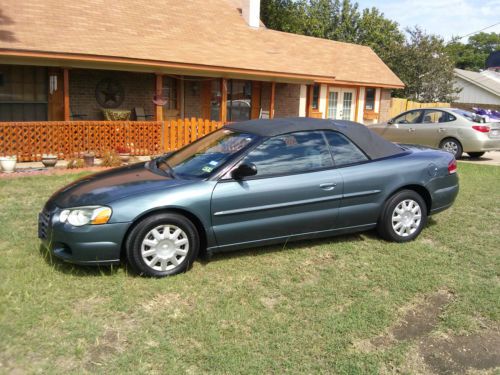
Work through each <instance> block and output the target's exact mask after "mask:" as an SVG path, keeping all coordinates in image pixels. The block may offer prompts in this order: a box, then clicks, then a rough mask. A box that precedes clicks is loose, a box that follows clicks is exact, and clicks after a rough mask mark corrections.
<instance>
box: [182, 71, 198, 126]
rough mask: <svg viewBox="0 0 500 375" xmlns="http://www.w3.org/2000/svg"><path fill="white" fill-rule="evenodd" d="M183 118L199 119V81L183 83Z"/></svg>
mask: <svg viewBox="0 0 500 375" xmlns="http://www.w3.org/2000/svg"><path fill="white" fill-rule="evenodd" d="M184 85H185V86H184V117H185V118H191V117H196V118H201V81H193V80H191V79H189V80H186V81H184Z"/></svg>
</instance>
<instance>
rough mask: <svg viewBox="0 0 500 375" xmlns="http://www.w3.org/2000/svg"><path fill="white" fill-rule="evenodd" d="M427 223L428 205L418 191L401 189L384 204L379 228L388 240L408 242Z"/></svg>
mask: <svg viewBox="0 0 500 375" xmlns="http://www.w3.org/2000/svg"><path fill="white" fill-rule="evenodd" d="M426 223H427V207H426V204H425V202H424V200H423V199H422V197H421V196H420V194H418V193H417V192H415V191H413V190H401V191H399V192H397V193H396V194H394V195H393V196H392V197H391V198H390V199H389V200H388V201H387V202H386V203H385V206H384V209H383V211H382V215H381V217H380V220H379V223H378V227H377V230H378V232H379V234H380V236H381V237H382V238H384V239H386V240H388V241H394V242H408V241H412V240H413V239H415V238H416V237H417V236H418V235H419V234H420V232H421V231H422V229H423V228H424V227H425V225H426Z"/></svg>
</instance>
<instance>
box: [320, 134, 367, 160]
mask: <svg viewBox="0 0 500 375" xmlns="http://www.w3.org/2000/svg"><path fill="white" fill-rule="evenodd" d="M325 135H326V139H327V140H328V143H329V144H330V148H331V150H332V154H333V160H334V161H335V166H337V167H340V166H343V165H349V164H356V163H362V162H364V161H367V160H368V157H367V156H366V155H365V154H364V153H363V152H362V151H361V150H360V149H359V148H358V146H356V145H355V144H354V143H352V142H351V141H350V140H349V139H348V138H347V137H345V136H344V135H342V134H340V133H337V132H332V131H325Z"/></svg>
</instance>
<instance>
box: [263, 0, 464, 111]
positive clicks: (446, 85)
mask: <svg viewBox="0 0 500 375" xmlns="http://www.w3.org/2000/svg"><path fill="white" fill-rule="evenodd" d="M262 4H263V7H262V19H263V21H264V23H265V24H266V25H267V27H269V28H272V29H276V30H280V31H287V32H291V33H296V34H302V35H309V36H314V37H318V38H325V39H331V40H336V41H340V42H350V43H357V44H362V45H366V46H369V47H371V48H372V49H373V50H374V51H375V53H377V55H378V56H379V57H380V58H381V59H382V61H384V62H385V63H386V64H387V65H388V66H389V68H391V69H392V70H393V71H394V73H396V75H398V76H399V77H400V78H401V79H402V81H403V82H404V83H405V85H406V88H405V89H404V90H398V91H396V93H395V94H396V95H398V96H405V97H408V98H411V99H415V100H429V101H435V100H439V101H449V100H451V99H452V98H454V96H455V94H456V90H454V88H453V84H452V82H453V60H452V59H451V58H450V57H449V55H448V50H447V49H446V48H445V44H444V41H443V39H442V38H439V37H437V36H434V35H426V34H425V33H424V32H423V31H422V30H420V29H418V28H415V29H407V30H406V33H407V34H408V37H407V38H405V35H404V34H403V33H402V32H401V31H400V29H399V25H398V24H397V23H396V22H394V21H392V20H390V19H387V18H385V16H384V14H383V13H381V12H380V11H379V10H378V9H377V8H371V9H364V10H363V11H361V12H360V10H359V9H358V5H357V4H356V3H351V1H350V0H296V1H293V0H263V2H262Z"/></svg>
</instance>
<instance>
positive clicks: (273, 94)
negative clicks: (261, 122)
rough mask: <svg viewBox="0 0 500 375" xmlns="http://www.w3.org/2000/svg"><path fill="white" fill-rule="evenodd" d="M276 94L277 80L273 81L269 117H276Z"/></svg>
mask: <svg viewBox="0 0 500 375" xmlns="http://www.w3.org/2000/svg"><path fill="white" fill-rule="evenodd" d="M275 95H276V82H274V81H273V82H271V104H270V105H269V118H274V97H275Z"/></svg>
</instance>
